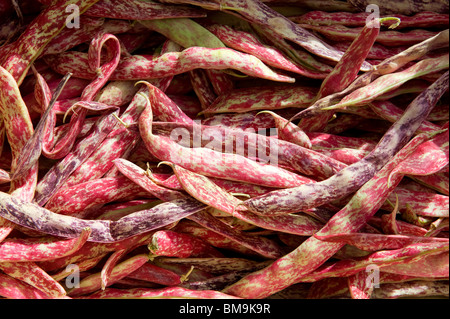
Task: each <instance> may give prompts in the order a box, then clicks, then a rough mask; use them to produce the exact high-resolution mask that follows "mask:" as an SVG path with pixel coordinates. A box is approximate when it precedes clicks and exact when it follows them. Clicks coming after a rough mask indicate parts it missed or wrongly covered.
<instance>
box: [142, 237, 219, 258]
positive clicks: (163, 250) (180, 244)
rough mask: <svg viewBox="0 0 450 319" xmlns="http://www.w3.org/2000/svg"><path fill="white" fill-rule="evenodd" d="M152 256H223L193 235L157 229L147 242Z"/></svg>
mask: <svg viewBox="0 0 450 319" xmlns="http://www.w3.org/2000/svg"><path fill="white" fill-rule="evenodd" d="M147 247H148V249H149V250H150V253H151V255H152V256H169V257H179V258H187V257H223V254H222V253H220V252H219V251H218V250H216V249H215V248H213V247H211V246H210V245H208V244H207V243H205V242H204V241H202V240H201V239H198V238H195V237H194V236H191V235H188V234H183V233H178V232H175V231H172V230H159V231H157V232H155V233H154V234H153V236H152V241H151V242H150V243H149V244H148V246H147Z"/></svg>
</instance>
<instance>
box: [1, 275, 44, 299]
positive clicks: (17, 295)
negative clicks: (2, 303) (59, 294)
mask: <svg viewBox="0 0 450 319" xmlns="http://www.w3.org/2000/svg"><path fill="white" fill-rule="evenodd" d="M0 296H2V297H6V298H10V299H49V298H50V296H48V295H47V294H45V293H44V292H42V291H40V290H39V289H36V288H34V287H32V286H30V285H28V284H26V283H24V282H23V281H21V280H18V279H15V278H12V277H11V276H8V275H4V274H0Z"/></svg>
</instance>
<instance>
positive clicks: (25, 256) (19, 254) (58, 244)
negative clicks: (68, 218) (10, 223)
mask: <svg viewBox="0 0 450 319" xmlns="http://www.w3.org/2000/svg"><path fill="white" fill-rule="evenodd" d="M89 235H90V230H89V229H83V230H82V232H81V235H80V237H79V238H74V239H68V240H61V239H59V238H54V237H43V238H29V239H19V238H16V239H14V238H11V239H8V238H7V239H5V240H3V242H1V243H0V260H1V261H11V262H12V261H42V260H50V259H54V258H59V257H63V256H66V255H70V254H72V253H74V252H76V251H77V250H78V249H80V248H81V247H82V246H83V244H84V243H85V242H86V240H87V239H88V237H89Z"/></svg>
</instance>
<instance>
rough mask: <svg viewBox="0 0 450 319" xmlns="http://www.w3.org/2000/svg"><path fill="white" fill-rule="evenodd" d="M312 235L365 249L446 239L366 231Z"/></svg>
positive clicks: (444, 240)
mask: <svg viewBox="0 0 450 319" xmlns="http://www.w3.org/2000/svg"><path fill="white" fill-rule="evenodd" d="M314 237H316V238H317V239H319V240H323V241H328V242H343V243H346V244H348V245H352V246H355V247H357V248H359V249H362V250H367V251H377V250H386V249H400V248H403V247H405V246H408V245H412V244H416V243H440V242H446V241H448V239H446V238H433V237H420V236H406V235H384V234H368V233H342V234H330V235H325V236H320V235H314Z"/></svg>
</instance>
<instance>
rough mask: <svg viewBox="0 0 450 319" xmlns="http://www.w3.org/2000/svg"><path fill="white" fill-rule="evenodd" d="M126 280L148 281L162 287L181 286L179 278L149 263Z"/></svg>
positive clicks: (171, 272)
mask: <svg viewBox="0 0 450 319" xmlns="http://www.w3.org/2000/svg"><path fill="white" fill-rule="evenodd" d="M126 278H132V279H139V280H145V281H150V282H154V283H157V284H160V285H164V286H177V285H179V284H181V277H180V276H179V275H177V274H176V273H174V272H173V271H170V270H168V269H164V268H162V267H158V266H156V265H154V264H152V263H151V262H147V263H145V264H143V265H142V266H141V267H139V268H138V269H136V270H135V271H133V272H132V273H131V274H129V275H128V276H127V277H126Z"/></svg>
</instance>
